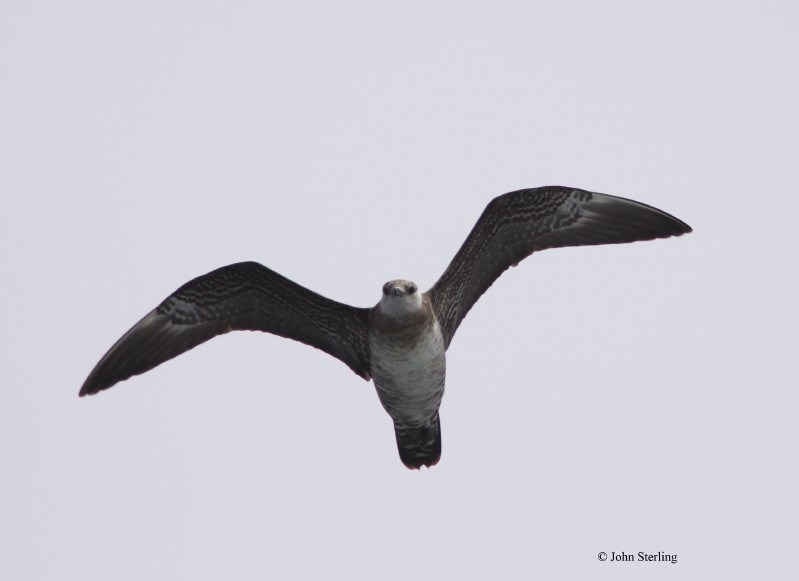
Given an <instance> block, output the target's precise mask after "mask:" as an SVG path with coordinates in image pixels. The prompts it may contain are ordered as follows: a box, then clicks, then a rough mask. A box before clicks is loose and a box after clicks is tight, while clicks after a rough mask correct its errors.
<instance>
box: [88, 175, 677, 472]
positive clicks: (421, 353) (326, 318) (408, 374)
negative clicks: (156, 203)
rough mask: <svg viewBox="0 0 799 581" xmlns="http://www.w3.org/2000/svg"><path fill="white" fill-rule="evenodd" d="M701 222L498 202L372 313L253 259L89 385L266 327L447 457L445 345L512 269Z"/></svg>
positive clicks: (563, 198)
mask: <svg viewBox="0 0 799 581" xmlns="http://www.w3.org/2000/svg"><path fill="white" fill-rule="evenodd" d="M690 231H691V228H690V227H689V226H688V225H687V224H685V223H683V222H681V221H680V220H678V219H677V218H674V217H673V216H670V215H669V214H666V213H665V212H662V211H660V210H658V209H656V208H652V207H651V206H647V205H645V204H641V203H639V202H634V201H632V200H627V199H625V198H618V197H615V196H608V195H605V194H596V193H592V192H587V191H584V190H579V189H575V188H564V187H559V186H551V187H545V188H535V189H529V190H519V191H517V192H511V193H509V194H505V195H503V196H499V197H498V198H495V199H494V200H492V202H491V203H490V204H489V205H488V206H487V207H486V209H485V211H484V212H483V214H482V216H481V217H480V219H479V220H478V221H477V224H476V225H475V226H474V228H473V229H472V231H471V233H470V234H469V236H468V237H467V239H466V241H465V242H464V244H463V246H462V247H461V249H460V250H459V251H458V253H457V254H456V255H455V257H454V258H453V260H452V262H451V263H450V265H449V266H448V267H447V269H446V271H445V272H444V274H443V275H442V276H441V278H439V280H438V281H437V282H436V283H435V285H433V287H431V288H430V289H429V290H428V291H427V292H425V293H422V292H420V291H419V289H418V287H417V285H416V284H414V283H412V282H410V281H406V280H394V281H390V282H388V283H386V284H385V285H384V286H383V296H382V297H381V299H380V302H378V304H377V305H375V306H374V307H373V308H371V309H365V308H357V307H351V306H349V305H345V304H342V303H338V302H336V301H332V300H330V299H327V298H325V297H322V296H321V295H318V294H316V293H314V292H312V291H310V290H308V289H306V288H304V287H302V286H300V285H298V284H296V283H294V282H292V281H290V280H289V279H287V278H285V277H283V276H281V275H279V274H277V273H276V272H274V271H272V270H270V269H268V268H266V267H265V266H262V265H260V264H258V263H254V262H243V263H238V264H232V265H229V266H225V267H222V268H220V269H217V270H215V271H213V272H210V273H208V274H206V275H203V276H201V277H198V278H196V279H194V280H192V281H190V282H188V283H186V284H185V285H183V286H182V287H181V288H179V289H178V290H177V291H175V292H174V293H173V294H172V295H170V296H169V297H167V299H166V300H165V301H164V302H163V303H161V305H159V306H158V307H157V308H156V309H155V310H153V311H152V312H150V313H149V314H148V315H146V316H145V317H144V318H143V319H142V320H141V321H140V322H139V323H138V324H136V325H134V327H133V328H131V329H130V331H128V332H127V333H126V334H125V335H124V336H123V337H122V338H121V339H120V340H119V341H117V343H116V344H115V345H114V346H113V347H111V349H110V350H109V351H108V353H106V355H105V356H104V357H103V358H102V359H101V360H100V362H99V363H98V364H97V366H96V367H95V368H94V370H93V371H92V372H91V374H90V375H89V377H88V378H87V379H86V382H85V383H84V385H83V387H82V388H81V391H80V395H82V396H83V395H87V394H95V393H97V392H99V391H101V390H103V389H107V388H109V387H111V386H112V385H114V384H115V383H117V382H118V381H122V380H124V379H127V378H129V377H131V376H132V375H137V374H140V373H143V372H145V371H147V370H149V369H152V368H153V367H155V366H157V365H159V364H161V363H163V362H164V361H167V360H168V359H171V358H173V357H175V356H177V355H179V354H181V353H183V352H185V351H187V350H189V349H191V348H193V347H195V346H197V345H199V344H200V343H203V342H205V341H207V340H208V339H211V338H212V337H215V336H216V335H221V334H223V333H227V332H229V331H232V330H252V331H266V332H269V333H274V334H276V335H280V336H282V337H287V338H290V339H294V340H297V341H301V342H303V343H306V344H308V345H311V346H313V347H316V348H317V349H321V350H323V351H325V352H326V353H329V354H330V355H332V356H334V357H336V358H338V359H340V360H341V361H343V362H344V363H345V364H347V365H348V366H349V367H350V368H351V369H352V370H353V371H354V372H355V373H357V374H358V375H360V376H361V377H363V378H364V379H366V380H370V379H373V380H374V383H375V388H376V390H377V394H378V396H379V398H380V402H381V403H382V404H383V407H384V408H385V410H386V412H388V414H389V415H390V416H391V418H392V420H393V422H394V429H395V433H396V439H397V447H398V450H399V454H400V459H401V460H402V461H403V463H404V464H405V465H406V466H408V467H409V468H419V467H421V466H432V465H434V464H436V463H437V462H438V460H439V458H440V456H441V424H440V419H439V408H440V406H441V401H442V398H443V396H444V381H445V376H446V357H445V353H446V350H447V349H448V348H449V345H450V342H451V341H452V337H453V335H454V334H455V331H456V330H457V328H458V326H459V325H460V323H461V321H462V320H463V318H464V317H465V316H466V314H467V313H468V311H469V309H471V307H472V306H473V305H474V303H475V302H476V301H477V299H479V298H480V296H481V295H482V294H483V293H484V292H485V291H486V290H487V289H488V287H490V286H491V284H492V283H493V282H494V281H495V280H496V279H497V277H499V275H500V274H502V272H504V271H505V270H507V269H508V268H509V267H510V266H515V265H516V264H518V263H519V262H520V261H521V260H522V259H524V258H525V257H527V256H529V255H530V254H532V253H533V252H535V251H539V250H545V249H547V248H556V247H562V246H580V245H595V244H617V243H624V242H633V241H637V240H652V239H654V238H667V237H669V236H679V235H680V234H684V233H687V232H690Z"/></svg>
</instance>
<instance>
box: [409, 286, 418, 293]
mask: <svg viewBox="0 0 799 581" xmlns="http://www.w3.org/2000/svg"><path fill="white" fill-rule="evenodd" d="M416 291H417V288H416V285H415V284H409V285H408V294H409V295H412V294H413V293H415V292H416Z"/></svg>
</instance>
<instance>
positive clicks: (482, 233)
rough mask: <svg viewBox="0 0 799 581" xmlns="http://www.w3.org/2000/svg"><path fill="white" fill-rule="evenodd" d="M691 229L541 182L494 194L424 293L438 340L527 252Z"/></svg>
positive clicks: (637, 206)
mask: <svg viewBox="0 0 799 581" xmlns="http://www.w3.org/2000/svg"><path fill="white" fill-rule="evenodd" d="M690 231H691V227H690V226H688V224H686V223H685V222H682V221H681V220H678V219H677V218H675V217H674V216H671V215H670V214H667V213H666V212H663V211H662V210H658V209H657V208H653V207H652V206H647V205H646V204H642V203H640V202H636V201H633V200H628V199H626V198H619V197H616V196H609V195H607V194H597V193H594V192H587V191H585V190H579V189H577V188H568V187H562V186H548V187H543V188H531V189H527V190H518V191H516V192H511V193H509V194H504V195H502V196H499V197H497V198H494V199H493V200H492V201H491V202H490V203H489V204H488V206H486V209H485V211H484V212H483V214H482V215H481V216H480V218H479V219H478V220H477V224H475V225H474V228H472V231H471V232H470V233H469V236H467V237H466V241H465V242H464V243H463V246H461V248H460V250H458V253H457V254H456V255H455V258H453V259H452V262H450V264H449V266H448V267H447V270H446V271H444V274H442V275H441V278H439V279H438V281H437V282H436V284H435V285H433V288H431V289H430V290H429V291H427V293H426V294H427V295H428V296H429V297H430V299H431V300H432V302H433V307H434V309H435V311H436V316H437V317H438V321H439V324H440V325H441V331H442V333H443V334H444V341H445V345H446V346H447V347H448V346H449V343H450V341H451V340H452V336H453V335H454V334H455V331H456V329H457V328H458V325H460V324H461V321H462V320H463V318H464V317H465V316H466V313H468V312H469V309H471V308H472V306H474V303H475V302H476V301H477V299H479V298H480V297H481V296H482V294H483V293H484V292H485V291H486V290H488V287H490V286H491V285H492V284H493V283H494V281H495V280H496V279H497V278H499V275H501V274H502V273H503V272H505V271H506V270H507V269H508V268H510V267H511V266H515V265H516V264H517V263H518V262H519V261H521V260H523V259H524V258H526V257H527V256H530V255H531V254H532V253H533V252H537V251H540V250H546V249H547V248H559V247H563V246H583V245H593V244H620V243H623V242H635V241H637V240H653V239H655V238H668V237H669V236H679V235H680V234H685V233H687V232H690Z"/></svg>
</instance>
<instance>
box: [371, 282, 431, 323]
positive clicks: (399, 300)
mask: <svg viewBox="0 0 799 581" xmlns="http://www.w3.org/2000/svg"><path fill="white" fill-rule="evenodd" d="M421 308H422V293H421V292H419V287H418V286H416V283H413V282H411V281H409V280H402V279H398V280H390V281H388V282H387V283H386V284H384V285H383V296H382V297H381V298H380V310H381V311H382V312H383V313H385V314H387V315H389V316H395V317H399V316H403V315H410V314H412V313H416V312H418V311H419V310H420V309H421Z"/></svg>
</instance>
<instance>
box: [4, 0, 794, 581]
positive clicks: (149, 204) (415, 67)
mask: <svg viewBox="0 0 799 581" xmlns="http://www.w3.org/2000/svg"><path fill="white" fill-rule="evenodd" d="M797 18H799V13H798V11H797V8H796V4H795V3H793V2H760V3H744V2H722V1H719V2H702V1H691V2H661V3H654V2H633V1H630V2H601V3H600V2H583V3H574V2H557V3H555V2H546V3H544V2H507V3H489V2H483V3H477V2H446V3H431V2H424V3H423V2H403V3H396V2H393V3H387V2H347V1H342V2H291V3H289V2H284V3H268V2H236V1H234V2H230V1H227V2H142V1H137V2H99V1H88V2H74V1H60V2H16V1H6V2H4V3H3V7H2V10H0V83H1V84H2V90H0V254H1V257H2V268H3V276H2V281H3V284H2V290H0V293H2V300H3V304H4V306H5V309H4V310H5V322H4V324H3V326H2V330H0V339H1V340H2V346H3V352H4V357H3V365H2V371H0V374H2V375H0V389H2V394H3V398H2V402H3V403H2V405H1V406H0V578H3V579H14V580H23V579H24V580H28V579H33V580H52V579H81V580H82V581H92V580H103V581H108V580H111V579H113V580H128V579H130V580H137V581H139V580H141V579H192V580H210V579H244V580H248V579H270V578H271V579H309V578H341V579H389V580H390V579H408V578H410V577H412V576H424V577H426V578H438V579H485V578H489V577H491V578H500V579H519V580H522V579H524V580H529V579H535V578H543V579H554V578H564V579H569V578H571V579H588V578H593V579H603V578H607V579H614V580H616V579H633V578H634V579H649V578H651V579H656V578H657V579H660V578H669V579H677V578H683V579H700V578H704V579H707V578H718V579H721V578H727V579H731V578H776V577H779V576H780V574H781V573H782V574H783V577H784V574H785V573H787V572H788V571H792V572H795V570H796V563H795V549H796V547H795V543H796V539H797V538H798V537H799V530H797V526H798V525H797V522H799V514H797V512H798V511H797V494H796V490H797V489H799V478H797V471H796V462H797V452H798V449H797V448H798V447H799V430H798V428H797V421H796V417H797V409H798V407H799V395H797V394H798V393H799V388H797V383H799V382H797V367H796V361H797V336H796V332H797V299H796V297H797V290H796V287H797V259H796V249H797V242H796V235H795V233H796V216H797V212H798V211H799V202H797V193H796V188H797V181H798V180H797V175H796V174H797V172H796V169H797V151H799V137H798V136H799V123H798V122H797V103H799V85H798V84H797V59H796V56H797V54H799V41H797V34H796V22H797ZM550 184H560V185H568V186H575V187H580V188H584V189H588V190H593V191H599V192H605V193H610V194H615V195H620V196H624V197H629V198H633V199H636V200H639V201H642V202H645V203H647V204H650V205H653V206H656V207H658V208H661V209H663V210H665V211H667V212H669V213H672V214H674V215H676V216H678V217H679V218H681V219H682V220H684V221H686V222H688V223H689V224H690V225H691V226H693V227H694V229H695V232H694V233H693V234H691V235H689V236H685V237H682V238H677V239H670V240H661V241H656V242H648V243H639V244H633V245H626V246H606V247H599V248H573V249H564V250H552V251H547V252H543V253H541V254H537V255H535V256H533V257H531V258H529V259H527V260H526V261H525V262H523V263H522V264H521V265H520V266H519V268H516V269H512V270H511V271H509V272H507V273H506V274H505V275H503V277H502V278H501V279H500V280H499V281H498V282H497V283H496V284H495V285H494V286H493V287H492V288H491V290H490V291H489V292H488V293H487V294H486V295H485V297H484V298H483V299H481V301H480V302H479V303H478V304H477V305H476V307H475V308H474V309H473V310H472V311H471V313H470V314H469V316H468V317H467V318H466V320H465V321H464V323H463V324H462V325H461V327H460V329H459V331H458V334H457V335H456V337H455V339H454V341H453V343H452V345H451V348H450V350H449V352H448V353H447V357H448V368H447V393H446V396H445V398H444V403H443V407H442V410H441V417H442V427H443V456H442V459H441V462H440V464H439V465H438V466H436V467H434V468H432V469H430V470H422V471H420V472H411V471H409V470H407V469H406V468H405V467H404V466H403V465H402V464H401V463H400V461H399V458H398V456H397V450H396V445H395V441H394V433H393V430H392V425H391V420H390V418H389V417H388V416H387V415H386V413H385V412H384V411H383V409H382V408H381V406H380V404H379V402H378V400H377V396H376V394H375V392H374V388H373V385H372V384H370V383H366V382H364V381H363V380H362V379H360V378H359V377H357V376H356V375H354V374H353V373H352V372H351V371H350V370H349V369H348V368H347V367H346V366H345V365H343V364H342V363H341V362H340V361H337V360H336V359H334V358H332V357H329V356H327V355H325V354H324V353H322V352H320V351H317V350H314V349H311V348H309V347H306V346H304V345H301V344H299V343H294V342H291V341H287V340H285V339H281V338H278V337H273V336H270V335H266V334H260V333H259V334H253V333H238V334H236V333H234V334H231V335H227V336H224V337H221V338H218V339H215V340H213V341H211V342H210V343H207V344H205V345H203V346H201V347H199V348H197V349H195V350H193V351H191V352H189V353H187V354H185V355H183V356H181V357H179V358H178V359H176V360H174V361H171V362H169V363H167V364H164V365H162V366H161V367H159V368H157V369H155V370H153V371H151V372H149V373H147V374H145V375H143V376H140V377H137V378H134V379H132V380H129V381H126V382H124V383H121V384H119V385H117V386H116V387H114V388H113V389H112V390H110V391H107V392H103V393H102V394H100V395H98V396H96V397H91V398H83V399H79V398H78V396H77V393H78V389H79V388H80V385H81V384H82V382H83V381H84V379H85V378H86V376H87V375H88V373H89V372H90V371H91V369H92V367H93V366H94V365H95V363H97V361H98V360H99V358H100V357H101V356H102V355H103V353H104V352H105V351H106V350H107V349H108V348H109V347H110V346H111V345H112V344H113V342H114V341H116V339H118V338H119V337H120V336H121V335H122V334H123V333H124V332H125V331H126V330H127V329H128V328H129V327H130V326H131V325H132V324H133V323H135V322H136V321H137V320H138V319H139V318H140V317H141V316H143V315H144V314H145V313H146V312H147V311H149V310H150V309H152V308H153V307H154V306H156V305H157V304H158V303H159V302H160V301H161V300H162V299H164V298H165V297H166V296H167V295H168V294H169V293H171V292H172V291H173V290H175V289H176V288H177V287H178V286H180V285H181V284H183V283H184V282H186V281H188V280H189V279H191V278H193V277H195V276H197V275H200V274H203V273H205V272H208V271H210V270H212V269H214V268H217V267H219V266H222V265H225V264H229V263H232V262H237V261H241V260H256V261H259V262H261V263H263V264H265V265H267V266H269V267H271V268H273V269H274V270H277V271H278V272H280V273H281V274H283V275H285V276H288V277H289V278H291V279H292V280H295V281H297V282H298V283H300V284H302V285H305V286H307V287H309V288H311V289H313V290H315V291H317V292H319V293H322V294H324V295H326V296H328V297H330V298H333V299H336V300H339V301H342V302H346V303H349V304H352V305H356V306H372V305H374V304H375V303H376V302H377V301H378V299H379V297H380V290H381V286H382V284H383V283H384V282H386V281H387V280H390V279H394V278H407V279H410V280H413V281H415V282H417V283H418V284H419V285H420V287H422V288H423V289H426V288H429V287H430V286H431V285H432V284H433V283H434V282H435V280H436V279H437V278H438V276H439V275H440V274H441V272H443V270H444V268H445V267H446V265H447V264H448V262H449V260H450V259H451V258H452V256H453V255H454V253H455V251H456V250H457V248H458V247H459V246H460V244H461V243H462V241H463V239H464V238H465V236H466V234H467V233H468V232H469V230H470V229H471V227H472V226H473V224H474V222H475V220H476V219H477V217H478V216H479V215H480V213H481V212H482V210H483V208H484V207H485V205H486V203H488V202H489V201H490V199H491V198H493V197H494V196H496V195H499V194H502V193H505V192H507V191H511V190H515V189H519V188H523V187H533V186H540V185H550ZM600 551H605V552H608V553H610V552H611V551H614V552H617V553H618V552H620V551H625V552H628V553H634V554H636V556H637V553H638V552H639V551H643V552H646V553H657V552H658V551H661V552H664V553H668V554H676V555H677V559H678V562H677V563H676V564H671V563H657V562H655V563H651V562H650V563H642V562H633V563H612V562H604V563H603V562H600V561H599V560H598V558H597V554H598V553H599V552H600Z"/></svg>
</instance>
